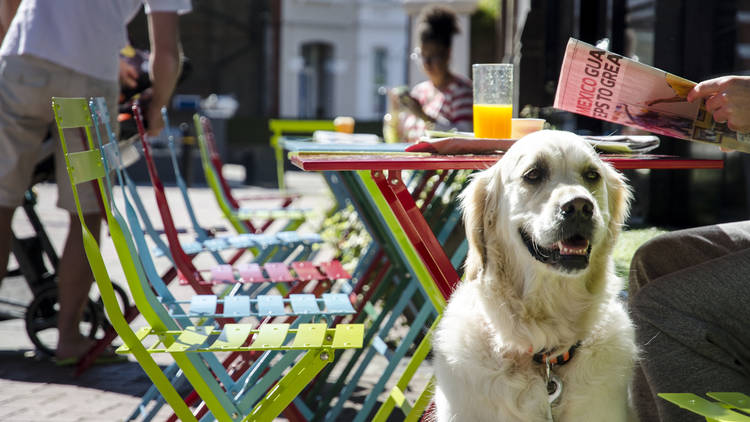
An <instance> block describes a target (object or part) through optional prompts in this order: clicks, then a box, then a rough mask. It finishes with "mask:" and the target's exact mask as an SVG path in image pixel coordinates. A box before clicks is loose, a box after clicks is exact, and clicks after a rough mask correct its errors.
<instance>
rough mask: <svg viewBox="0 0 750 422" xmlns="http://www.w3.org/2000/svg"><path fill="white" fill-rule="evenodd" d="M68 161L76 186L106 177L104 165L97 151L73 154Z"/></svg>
mask: <svg viewBox="0 0 750 422" xmlns="http://www.w3.org/2000/svg"><path fill="white" fill-rule="evenodd" d="M68 160H69V161H68V162H69V165H70V172H71V176H72V179H73V183H75V184H76V185H77V184H79V183H83V182H88V181H91V180H94V179H98V178H101V177H104V165H103V164H102V159H101V155H100V154H99V151H97V150H88V151H81V152H71V153H69V154H68Z"/></svg>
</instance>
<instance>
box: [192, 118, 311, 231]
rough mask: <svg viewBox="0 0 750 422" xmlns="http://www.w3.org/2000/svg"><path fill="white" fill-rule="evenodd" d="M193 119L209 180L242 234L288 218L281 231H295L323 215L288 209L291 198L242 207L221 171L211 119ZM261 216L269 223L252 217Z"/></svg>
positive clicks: (218, 202) (222, 210)
mask: <svg viewBox="0 0 750 422" xmlns="http://www.w3.org/2000/svg"><path fill="white" fill-rule="evenodd" d="M193 122H194V125H195V133H196V138H197V139H198V150H199V151H200V156H201V166H202V167H203V173H204V175H205V177H206V181H207V182H208V185H209V187H210V188H211V191H212V192H213V194H214V198H215V199H216V202H217V204H218V205H219V209H220V210H221V212H222V214H224V218H226V219H227V220H228V221H229V223H230V224H231V225H232V227H233V228H234V229H235V230H236V231H237V232H238V233H256V232H259V228H261V229H265V228H266V227H267V226H268V223H269V222H271V221H274V220H285V221H286V222H287V223H286V225H285V226H284V227H283V228H282V229H281V230H285V231H291V230H296V229H297V228H299V227H300V226H301V225H302V223H304V222H305V221H306V220H307V219H309V218H315V217H318V216H320V217H321V218H322V214H321V213H319V212H317V211H315V210H312V209H298V208H287V206H288V205H289V204H290V203H291V199H289V200H287V201H285V202H284V203H283V205H282V207H281V208H270V209H268V208H265V209H264V208H259V207H241V206H240V203H239V200H237V199H236V198H235V197H234V196H233V194H232V192H231V190H230V189H229V184H228V183H227V182H226V180H225V179H224V177H223V175H222V174H221V168H222V164H221V159H220V157H219V154H218V151H217V150H216V148H215V142H214V139H213V131H212V129H211V123H210V121H209V120H208V118H206V117H201V116H200V115H198V114H195V115H193ZM258 219H265V220H266V223H263V224H261V225H259V226H257V227H256V226H255V225H254V224H253V222H252V220H258Z"/></svg>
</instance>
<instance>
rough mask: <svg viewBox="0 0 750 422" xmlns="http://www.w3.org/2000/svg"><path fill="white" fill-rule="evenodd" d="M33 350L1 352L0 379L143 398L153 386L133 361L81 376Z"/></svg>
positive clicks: (88, 372)
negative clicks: (38, 355) (57, 385)
mask: <svg viewBox="0 0 750 422" xmlns="http://www.w3.org/2000/svg"><path fill="white" fill-rule="evenodd" d="M29 355H33V351H30V350H3V351H0V378H2V379H7V380H11V381H22V382H33V383H46V384H60V385H71V386H79V387H86V388H96V389H99V390H103V391H110V392H113V393H119V394H127V395H131V396H135V397H140V396H142V395H143V393H145V392H146V390H147V389H148V387H149V386H150V385H151V381H150V380H149V379H148V377H147V376H146V374H145V373H144V372H143V370H142V369H141V367H140V366H139V365H138V364H137V363H136V362H133V361H130V362H123V363H114V364H106V365H95V366H93V367H91V368H89V369H88V370H87V371H86V372H84V373H83V374H82V375H81V376H79V377H73V372H74V369H75V367H73V366H57V365H55V362H53V361H52V360H51V359H49V358H38V357H34V356H31V357H30V356H29Z"/></svg>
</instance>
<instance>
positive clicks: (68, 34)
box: [0, 0, 191, 362]
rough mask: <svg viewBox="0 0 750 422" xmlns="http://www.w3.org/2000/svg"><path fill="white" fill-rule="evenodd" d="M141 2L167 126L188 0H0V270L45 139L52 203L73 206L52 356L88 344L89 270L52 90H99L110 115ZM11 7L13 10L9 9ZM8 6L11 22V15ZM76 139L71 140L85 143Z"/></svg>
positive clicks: (154, 116)
mask: <svg viewBox="0 0 750 422" xmlns="http://www.w3.org/2000/svg"><path fill="white" fill-rule="evenodd" d="M142 5H145V7H146V13H147V16H148V25H149V34H150V48H151V57H150V66H151V68H150V76H151V81H152V86H153V99H152V102H151V105H150V107H149V108H148V109H147V110H146V116H145V117H146V120H147V121H148V122H149V133H150V134H152V135H156V134H158V133H159V131H160V130H161V129H162V127H163V126H164V122H163V121H162V118H161V115H160V113H159V111H160V108H161V107H162V106H164V105H166V104H167V102H168V100H169V98H170V96H171V95H172V92H173V91H174V87H175V84H176V81H177V78H178V76H179V72H180V43H179V28H178V15H179V14H181V13H186V12H188V11H190V9H191V4H190V0H107V1H86V0H66V1H42V0H22V1H21V2H20V4H19V1H18V0H0V15H1V16H0V36H2V35H3V33H4V35H5V36H4V38H3V39H2V46H0V280H2V278H3V277H4V276H5V274H6V272H7V264H8V255H9V253H10V252H9V248H10V238H11V229H10V224H11V220H12V217H13V212H14V211H15V208H16V207H18V206H19V205H20V204H21V203H22V200H23V195H24V192H25V190H26V189H27V188H28V187H29V185H30V183H31V177H32V172H33V169H34V167H35V165H36V164H37V162H38V161H39V160H40V159H41V158H43V157H40V154H41V153H42V150H41V146H42V143H43V141H44V139H45V138H46V137H47V136H48V134H51V135H52V136H53V137H54V138H55V167H56V169H55V174H56V180H57V181H58V193H59V196H58V206H59V207H60V208H63V209H65V210H67V211H68V212H69V213H70V226H69V227H70V229H69V232H68V237H67V240H66V243H65V248H64V251H63V253H62V256H61V258H60V262H59V266H58V269H57V274H58V287H59V288H58V291H59V304H60V309H59V314H58V331H59V340H58V345H57V352H56V358H57V361H58V362H74V361H75V360H76V359H78V358H79V357H81V356H82V355H83V354H85V353H86V352H87V351H88V349H89V348H90V347H91V346H92V344H91V340H89V339H86V338H84V337H83V336H82V335H81V333H80V331H79V328H78V324H79V321H80V319H81V316H82V313H83V308H84V305H85V303H86V300H87V298H88V293H89V289H90V287H91V284H92V282H93V276H92V274H91V271H90V269H89V265H88V261H87V260H86V256H85V253H84V251H83V243H82V240H81V230H80V222H79V220H78V215H77V213H76V208H75V203H74V201H73V195H72V191H71V187H70V184H69V178H68V176H67V173H66V169H65V160H64V157H63V156H62V151H61V148H60V144H59V140H58V139H57V138H58V135H57V133H58V132H57V128H56V126H55V123H54V114H53V112H52V107H51V105H50V98H51V97H53V96H56V97H84V98H88V97H95V96H103V97H105V98H106V100H107V104H108V106H109V107H110V115H111V116H116V115H117V113H116V112H115V110H116V104H117V98H118V94H119V91H120V89H119V84H118V79H119V80H122V81H123V83H128V84H129V85H132V83H134V82H135V81H134V79H133V76H134V75H133V74H132V69H130V72H127V70H128V68H127V67H125V68H123V69H122V70H121V64H120V61H119V51H120V50H121V49H122V48H123V47H125V46H126V45H127V41H128V40H127V28H126V25H127V23H128V22H129V21H130V20H131V19H132V18H133V17H134V16H135V15H136V13H138V11H139V10H140V8H141V6H142ZM16 8H17V10H16V11H15V13H13V11H14V9H16ZM10 16H13V19H12V21H10V23H9V24H8V23H7V22H8V18H9V17H10ZM71 139H73V140H75V141H73V142H70V141H69V143H70V144H71V145H70V146H69V147H71V148H73V149H81V148H83V144H82V143H79V142H77V139H78V136H72V137H71ZM81 187H82V188H83V191H81V190H80V189H79V193H80V195H81V206H82V209H83V212H84V219H85V220H86V224H87V225H88V227H89V228H90V229H91V230H92V232H93V233H97V234H98V233H99V231H100V224H99V222H100V220H101V215H100V212H99V206H98V199H97V197H96V195H95V194H94V191H93V188H92V187H91V186H90V185H85V186H84V185H82V186H81Z"/></svg>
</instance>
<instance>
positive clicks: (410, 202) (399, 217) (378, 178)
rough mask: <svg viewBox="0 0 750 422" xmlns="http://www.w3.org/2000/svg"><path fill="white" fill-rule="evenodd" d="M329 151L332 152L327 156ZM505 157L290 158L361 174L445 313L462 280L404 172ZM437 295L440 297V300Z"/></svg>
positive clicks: (621, 166)
mask: <svg viewBox="0 0 750 422" xmlns="http://www.w3.org/2000/svg"><path fill="white" fill-rule="evenodd" d="M327 148H328V149H332V150H326V149H327ZM501 157H502V155H501V154H488V155H484V154H483V155H437V154H429V153H408V152H393V151H388V152H384V153H377V152H373V151H361V152H360V151H357V152H353V153H347V152H346V151H345V150H342V148H331V147H326V146H325V145H319V146H317V147H316V148H315V149H314V150H310V151H292V152H290V154H289V159H290V160H291V162H292V163H293V164H294V165H295V166H297V167H299V168H300V169H302V170H305V171H335V172H357V174H358V175H359V177H360V178H361V179H362V182H363V183H364V184H365V186H368V190H369V192H370V194H371V195H372V196H373V197H374V198H373V199H374V202H375V203H376V204H379V205H378V207H379V208H380V209H379V211H380V212H382V213H385V214H386V217H389V216H392V217H393V218H394V219H395V221H396V222H397V223H398V224H397V225H390V226H391V229H392V230H394V231H397V233H395V235H396V236H395V237H396V238H398V239H405V240H407V242H406V243H402V244H401V245H400V246H401V247H402V248H407V249H409V250H412V251H413V252H414V253H415V254H416V255H417V256H418V257H419V259H420V260H421V261H422V262H421V263H417V262H410V265H416V266H417V267H418V268H419V269H421V270H423V271H422V272H424V271H426V273H427V274H423V275H429V276H430V278H431V279H432V280H431V281H432V283H429V282H428V284H433V285H434V289H432V290H431V291H428V294H429V295H430V297H431V299H432V300H433V302H434V303H435V305H436V308H437V309H438V310H441V309H442V308H443V306H444V305H445V300H447V299H448V298H449V297H450V294H451V292H452V291H453V289H454V287H455V285H456V283H458V281H459V276H458V273H457V272H456V270H455V268H454V267H453V265H452V264H451V262H450V259H449V258H448V257H447V256H446V254H445V252H444V251H443V249H442V247H441V246H440V244H439V242H438V241H437V239H436V238H435V235H434V233H433V232H432V230H431V229H430V227H429V226H428V224H427V222H426V221H425V219H424V217H423V216H422V214H421V212H420V211H419V208H418V207H417V205H416V203H415V201H414V199H413V198H412V196H411V194H410V193H409V191H408V190H407V188H406V186H405V184H404V182H403V180H402V178H401V173H402V171H404V170H463V169H472V170H483V169H486V168H489V167H490V166H492V165H493V164H495V163H496V162H497V161H498V160H499V159H500V158H501ZM602 158H603V159H604V160H605V161H607V162H609V163H611V164H612V165H613V166H614V167H615V168H617V169H618V170H629V169H671V170H677V169H721V168H722V167H723V161H722V160H715V159H699V158H683V157H675V156H664V155H648V154H636V155H602ZM407 243H408V244H407ZM417 272H418V273H419V272H420V271H417ZM425 281H426V280H425ZM423 286H425V284H424V283H423ZM425 287H426V286H425ZM435 289H436V290H435ZM438 292H439V293H440V294H439V295H437V294H436V293H438ZM437 296H439V297H437Z"/></svg>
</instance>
